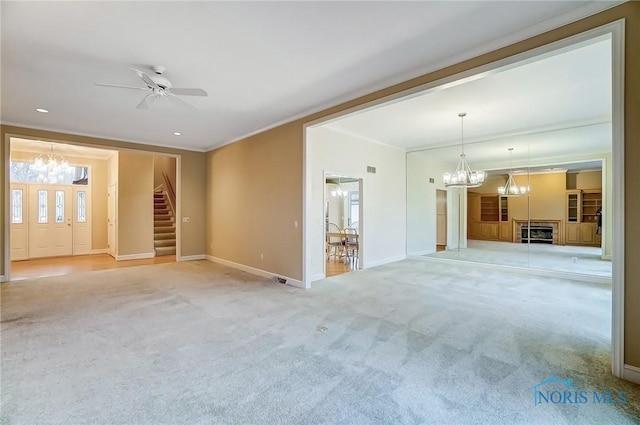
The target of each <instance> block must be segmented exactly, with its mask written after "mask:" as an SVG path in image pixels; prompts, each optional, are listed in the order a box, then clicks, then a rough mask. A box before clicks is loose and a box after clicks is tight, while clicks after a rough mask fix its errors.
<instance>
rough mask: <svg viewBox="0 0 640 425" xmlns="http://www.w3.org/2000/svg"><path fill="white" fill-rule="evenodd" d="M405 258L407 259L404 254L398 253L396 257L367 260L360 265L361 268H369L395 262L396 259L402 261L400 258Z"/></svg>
mask: <svg viewBox="0 0 640 425" xmlns="http://www.w3.org/2000/svg"><path fill="white" fill-rule="evenodd" d="M406 259H407V256H406V255H398V256H396V257H389V258H383V259H382V260H376V261H367V262H366V263H365V264H364V265H363V266H362V268H363V269H368V268H371V267H377V266H383V265H385V264H389V263H395V262H396V261H402V260H406Z"/></svg>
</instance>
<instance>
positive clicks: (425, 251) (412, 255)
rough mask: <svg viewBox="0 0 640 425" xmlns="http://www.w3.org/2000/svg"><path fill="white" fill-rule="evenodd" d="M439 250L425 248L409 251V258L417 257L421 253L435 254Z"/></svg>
mask: <svg viewBox="0 0 640 425" xmlns="http://www.w3.org/2000/svg"><path fill="white" fill-rule="evenodd" d="M436 252H437V251H436V250H435V249H425V250H424V251H416V252H407V258H409V257H417V256H420V255H429V254H435V253H436Z"/></svg>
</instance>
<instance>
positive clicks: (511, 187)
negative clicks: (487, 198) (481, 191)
mask: <svg viewBox="0 0 640 425" xmlns="http://www.w3.org/2000/svg"><path fill="white" fill-rule="evenodd" d="M511 152H513V148H509V177H508V178H507V184H505V185H504V186H500V187H498V194H499V195H500V196H522V195H524V194H526V193H528V192H529V190H530V188H529V186H518V185H517V184H516V181H515V180H514V179H513V172H512V171H511Z"/></svg>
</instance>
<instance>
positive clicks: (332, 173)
mask: <svg viewBox="0 0 640 425" xmlns="http://www.w3.org/2000/svg"><path fill="white" fill-rule="evenodd" d="M337 176H340V177H342V178H350V179H358V220H359V221H358V226H359V227H360V233H359V234H358V261H356V264H357V266H356V270H362V252H363V249H364V243H363V240H364V226H363V220H362V217H363V211H364V208H363V207H362V205H363V198H364V197H363V196H362V192H363V191H364V178H363V177H361V176H360V177H357V176H355V175H351V174H349V173H339V172H335V171H330V170H323V174H322V208H326V202H325V199H327V177H337ZM322 217H325V211H324V210H323V211H322ZM326 240H327V226H326V225H325V223H324V222H323V223H322V243H323V244H325V243H326ZM322 252H323V253H324V250H322ZM322 276H323V279H326V277H327V258H326V255H324V254H323V258H322Z"/></svg>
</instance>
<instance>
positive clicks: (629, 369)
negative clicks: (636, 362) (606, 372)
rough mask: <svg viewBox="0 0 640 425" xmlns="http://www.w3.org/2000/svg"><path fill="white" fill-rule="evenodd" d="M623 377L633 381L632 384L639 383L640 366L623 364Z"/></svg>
mask: <svg viewBox="0 0 640 425" xmlns="http://www.w3.org/2000/svg"><path fill="white" fill-rule="evenodd" d="M623 373H624V375H623V376H622V378H623V379H625V380H627V381H630V382H633V383H634V384H640V367H635V366H631V365H628V364H626V365H624V372H623Z"/></svg>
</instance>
